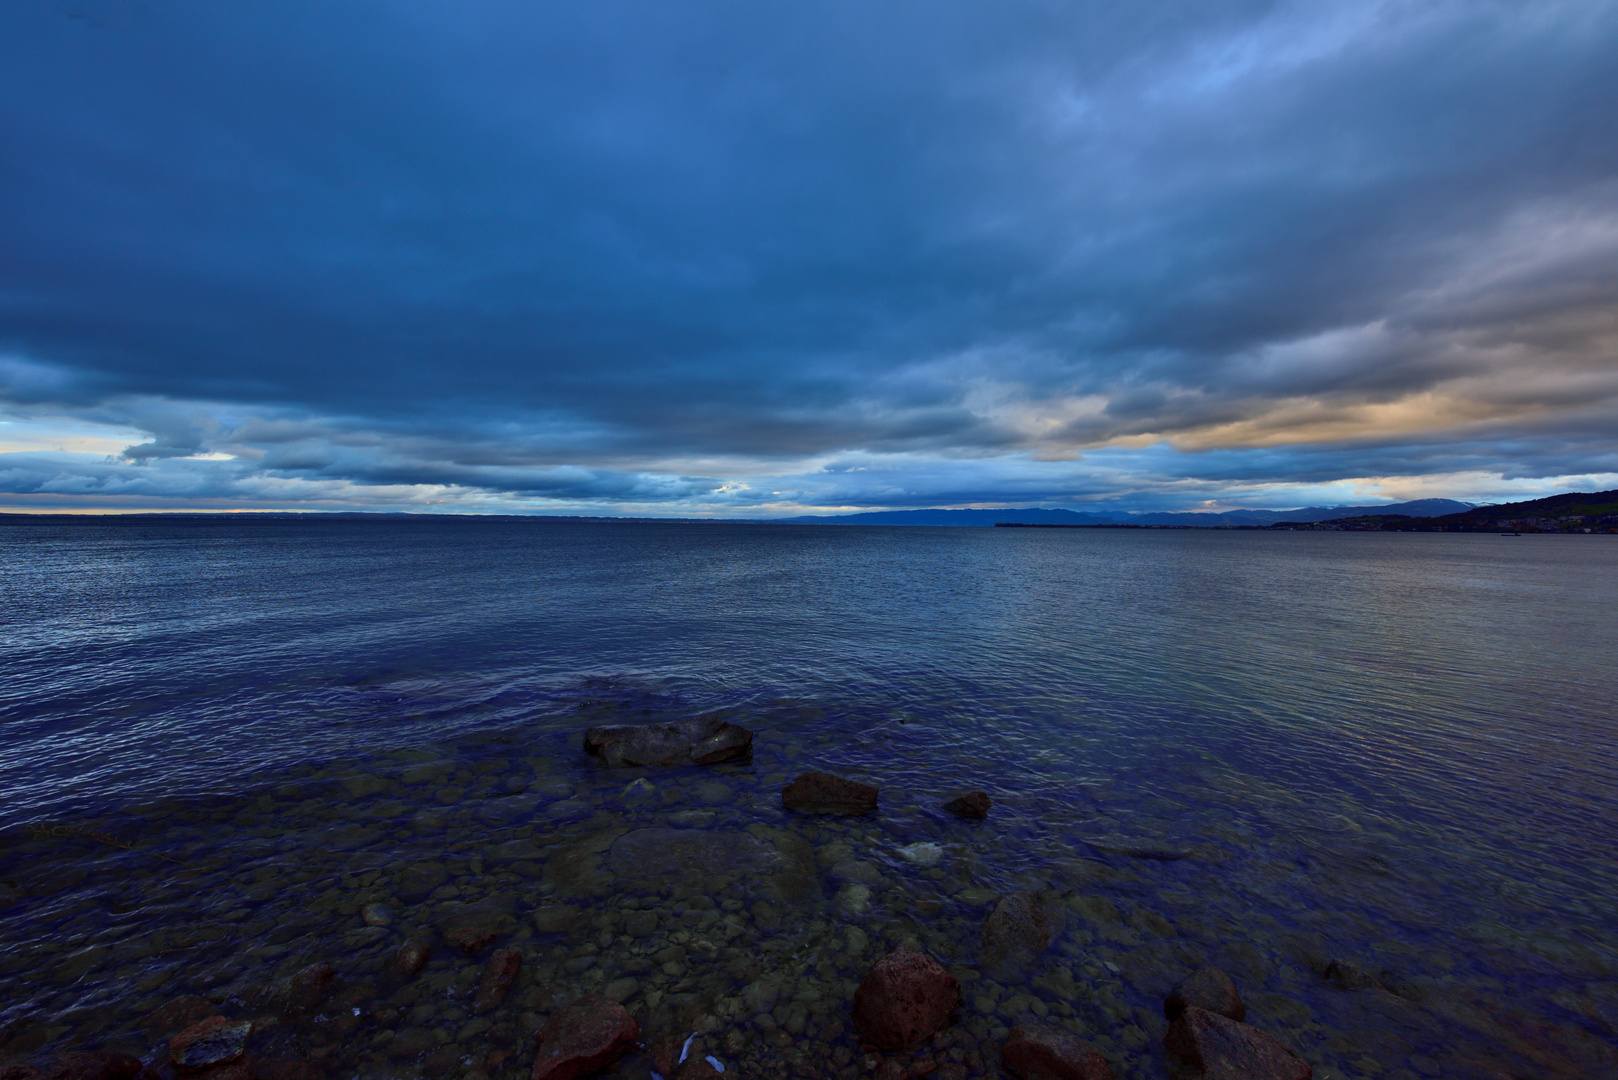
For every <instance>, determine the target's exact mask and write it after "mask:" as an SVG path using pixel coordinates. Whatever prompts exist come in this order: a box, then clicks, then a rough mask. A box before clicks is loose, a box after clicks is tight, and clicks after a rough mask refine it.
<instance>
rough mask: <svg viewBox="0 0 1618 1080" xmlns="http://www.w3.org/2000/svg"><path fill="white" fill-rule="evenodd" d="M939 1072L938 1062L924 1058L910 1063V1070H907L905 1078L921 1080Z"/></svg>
mask: <svg viewBox="0 0 1618 1080" xmlns="http://www.w3.org/2000/svg"><path fill="white" fill-rule="evenodd" d="M937 1071H938V1062H936V1061H934V1060H933V1059H932V1058H922V1059H921V1060H919V1061H912V1062H911V1063H910V1068H909V1069H908V1070H906V1072H905V1076H906V1077H907V1078H908V1080H921V1078H922V1077H924V1076H931V1075H932V1074H933V1073H935V1072H937Z"/></svg>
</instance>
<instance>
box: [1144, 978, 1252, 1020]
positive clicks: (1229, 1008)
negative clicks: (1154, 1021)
mask: <svg viewBox="0 0 1618 1080" xmlns="http://www.w3.org/2000/svg"><path fill="white" fill-rule="evenodd" d="M1193 1006H1194V1007H1196V1008H1198V1009H1207V1010H1208V1011H1209V1012H1211V1013H1218V1014H1219V1015H1220V1016H1223V1017H1226V1018H1228V1019H1231V1020H1246V1019H1247V1006H1245V1005H1243V1004H1242V996H1241V995H1240V994H1238V993H1237V992H1236V984H1235V983H1233V982H1231V981H1230V976H1229V975H1226V974H1225V973H1224V972H1223V971H1220V970H1219V969H1218V968H1216V967H1201V968H1198V969H1197V970H1196V971H1193V972H1192V973H1191V974H1190V975H1188V976H1186V977H1185V978H1184V979H1183V980H1181V982H1180V985H1178V986H1176V987H1175V988H1174V989H1173V990H1170V991H1169V996H1168V997H1166V998H1164V999H1163V1015H1164V1016H1165V1017H1167V1018H1168V1019H1169V1020H1178V1019H1179V1018H1180V1014H1181V1013H1183V1012H1185V1010H1186V1009H1189V1008H1192V1007H1193Z"/></svg>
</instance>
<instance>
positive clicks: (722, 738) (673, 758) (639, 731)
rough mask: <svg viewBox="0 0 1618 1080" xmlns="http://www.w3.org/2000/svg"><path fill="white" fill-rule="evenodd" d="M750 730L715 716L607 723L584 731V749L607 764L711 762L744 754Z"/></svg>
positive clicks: (749, 746)
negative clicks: (651, 722)
mask: <svg viewBox="0 0 1618 1080" xmlns="http://www.w3.org/2000/svg"><path fill="white" fill-rule="evenodd" d="M752 749H753V733H752V732H751V731H749V730H747V729H746V728H744V727H741V726H739V725H737V724H731V723H727V722H726V721H724V720H720V719H718V718H717V717H712V716H706V717H705V716H698V717H694V718H692V719H690V720H680V721H677V722H675V723H672V724H610V725H606V726H604V727H593V728H591V729H590V730H589V731H586V732H585V733H584V751H585V753H587V754H590V755H591V756H593V757H598V758H600V759H601V760H602V761H603V762H604V763H606V764H607V765H615V766H616V765H678V764H681V763H682V762H686V761H692V762H695V763H697V764H698V765H713V764H715V763H717V762H721V761H731V760H734V759H736V758H741V757H746V756H747V755H748V753H750V752H751V751H752Z"/></svg>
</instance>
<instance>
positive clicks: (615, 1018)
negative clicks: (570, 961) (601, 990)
mask: <svg viewBox="0 0 1618 1080" xmlns="http://www.w3.org/2000/svg"><path fill="white" fill-rule="evenodd" d="M639 1035H640V1029H639V1028H638V1027H636V1025H635V1021H634V1019H633V1018H632V1017H631V1016H630V1015H629V1013H628V1012H627V1011H626V1010H625V1009H624V1007H623V1006H622V1005H620V1004H618V1003H617V1002H616V1001H613V1000H611V999H610V998H604V997H601V996H600V995H599V994H585V995H584V996H582V997H580V998H578V999H577V1000H575V1001H574V1002H573V1003H572V1004H570V1005H566V1006H563V1007H562V1008H560V1009H558V1010H556V1011H555V1012H553V1013H552V1014H551V1016H550V1019H549V1020H547V1021H545V1026H544V1027H543V1028H541V1029H540V1031H539V1037H538V1039H537V1040H536V1046H537V1048H538V1056H537V1057H535V1059H534V1072H533V1077H532V1080H573V1078H574V1077H576V1076H583V1075H585V1074H586V1073H590V1072H594V1071H595V1070H597V1069H599V1068H601V1067H602V1066H604V1065H607V1064H608V1063H610V1062H612V1061H615V1060H617V1058H618V1057H619V1056H620V1055H621V1054H623V1052H624V1051H625V1050H627V1049H629V1047H630V1046H631V1045H632V1044H633V1043H634V1042H635V1039H636V1038H637V1037H639Z"/></svg>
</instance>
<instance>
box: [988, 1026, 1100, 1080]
mask: <svg viewBox="0 0 1618 1080" xmlns="http://www.w3.org/2000/svg"><path fill="white" fill-rule="evenodd" d="M1001 1058H1002V1059H1003V1060H1004V1061H1005V1063H1006V1068H1008V1069H1010V1070H1011V1071H1012V1073H1013V1075H1015V1076H1017V1077H1018V1078H1019V1080H1113V1077H1112V1066H1110V1065H1108V1064H1107V1059H1106V1058H1104V1057H1102V1056H1101V1051H1099V1050H1097V1049H1096V1048H1095V1047H1093V1046H1091V1045H1090V1044H1089V1043H1087V1042H1085V1041H1084V1040H1082V1039H1080V1038H1078V1037H1076V1036H1074V1035H1070V1034H1069V1033H1067V1032H1066V1031H1063V1030H1062V1029H1061V1028H1058V1027H1052V1026H1051V1025H1049V1024H1019V1025H1018V1026H1016V1027H1014V1028H1012V1029H1011V1035H1010V1036H1008V1037H1007V1039H1006V1045H1005V1048H1004V1049H1003V1050H1002V1051H1001Z"/></svg>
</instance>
